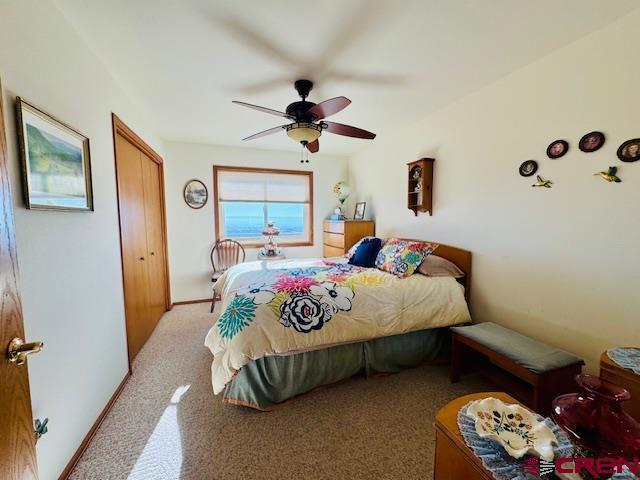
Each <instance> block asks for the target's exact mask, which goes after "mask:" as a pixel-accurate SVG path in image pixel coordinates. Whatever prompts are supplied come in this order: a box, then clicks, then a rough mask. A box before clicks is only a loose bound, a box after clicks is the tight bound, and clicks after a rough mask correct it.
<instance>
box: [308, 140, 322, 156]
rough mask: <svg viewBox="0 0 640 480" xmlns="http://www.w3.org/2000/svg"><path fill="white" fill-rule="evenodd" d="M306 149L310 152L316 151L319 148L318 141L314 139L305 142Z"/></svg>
mask: <svg viewBox="0 0 640 480" xmlns="http://www.w3.org/2000/svg"><path fill="white" fill-rule="evenodd" d="M307 150H309V151H310V152H311V153H318V150H320V142H319V141H318V140H317V139H316V140H314V141H313V142H311V143H307Z"/></svg>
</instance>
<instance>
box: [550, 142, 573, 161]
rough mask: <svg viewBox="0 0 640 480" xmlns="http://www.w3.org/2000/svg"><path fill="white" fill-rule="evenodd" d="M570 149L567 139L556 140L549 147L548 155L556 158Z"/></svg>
mask: <svg viewBox="0 0 640 480" xmlns="http://www.w3.org/2000/svg"><path fill="white" fill-rule="evenodd" d="M568 151H569V144H568V143H567V141H566V140H554V141H553V142H551V143H550V144H549V146H548V147H547V157H549V158H552V159H554V160H555V159H556V158H560V157H561V156H563V155H564V154H565V153H567V152H568Z"/></svg>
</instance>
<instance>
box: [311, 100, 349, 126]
mask: <svg viewBox="0 0 640 480" xmlns="http://www.w3.org/2000/svg"><path fill="white" fill-rule="evenodd" d="M350 103H351V100H349V99H348V98H347V97H336V98H330V99H329V100H325V101H324V102H320V103H318V104H317V105H314V106H313V107H311V108H310V109H309V110H307V113H310V114H311V115H313V116H314V117H315V119H316V120H322V119H323V118H327V117H328V116H329V115H333V114H334V113H338V112H339V111H340V110H343V109H345V108H347V107H348V106H349V104H350Z"/></svg>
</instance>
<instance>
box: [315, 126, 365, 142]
mask: <svg viewBox="0 0 640 480" xmlns="http://www.w3.org/2000/svg"><path fill="white" fill-rule="evenodd" d="M322 124H323V130H326V131H327V132H331V133H335V134H336V135H344V136H345V137H355V138H366V139H369V140H373V139H374V138H376V134H375V133H371V132H367V131H366V130H363V129H361V128H357V127H352V126H351V125H343V124H342V123H336V122H322ZM324 125H326V127H324Z"/></svg>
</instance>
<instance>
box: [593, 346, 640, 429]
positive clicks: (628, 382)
mask: <svg viewBox="0 0 640 480" xmlns="http://www.w3.org/2000/svg"><path fill="white" fill-rule="evenodd" d="M600 378H602V379H603V380H605V381H607V382H610V383H613V384H615V385H618V386H620V387H622V388H626V389H627V390H629V393H630V394H631V400H628V401H626V402H624V403H623V404H622V408H623V409H624V411H625V412H627V413H628V414H629V415H631V416H632V417H633V418H635V419H636V420H637V421H639V422H640V375H638V374H636V373H634V372H633V370H629V369H627V368H622V367H621V366H620V365H618V364H617V363H615V362H614V361H613V360H611V359H610V358H609V355H607V352H603V353H602V355H601V356H600Z"/></svg>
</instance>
